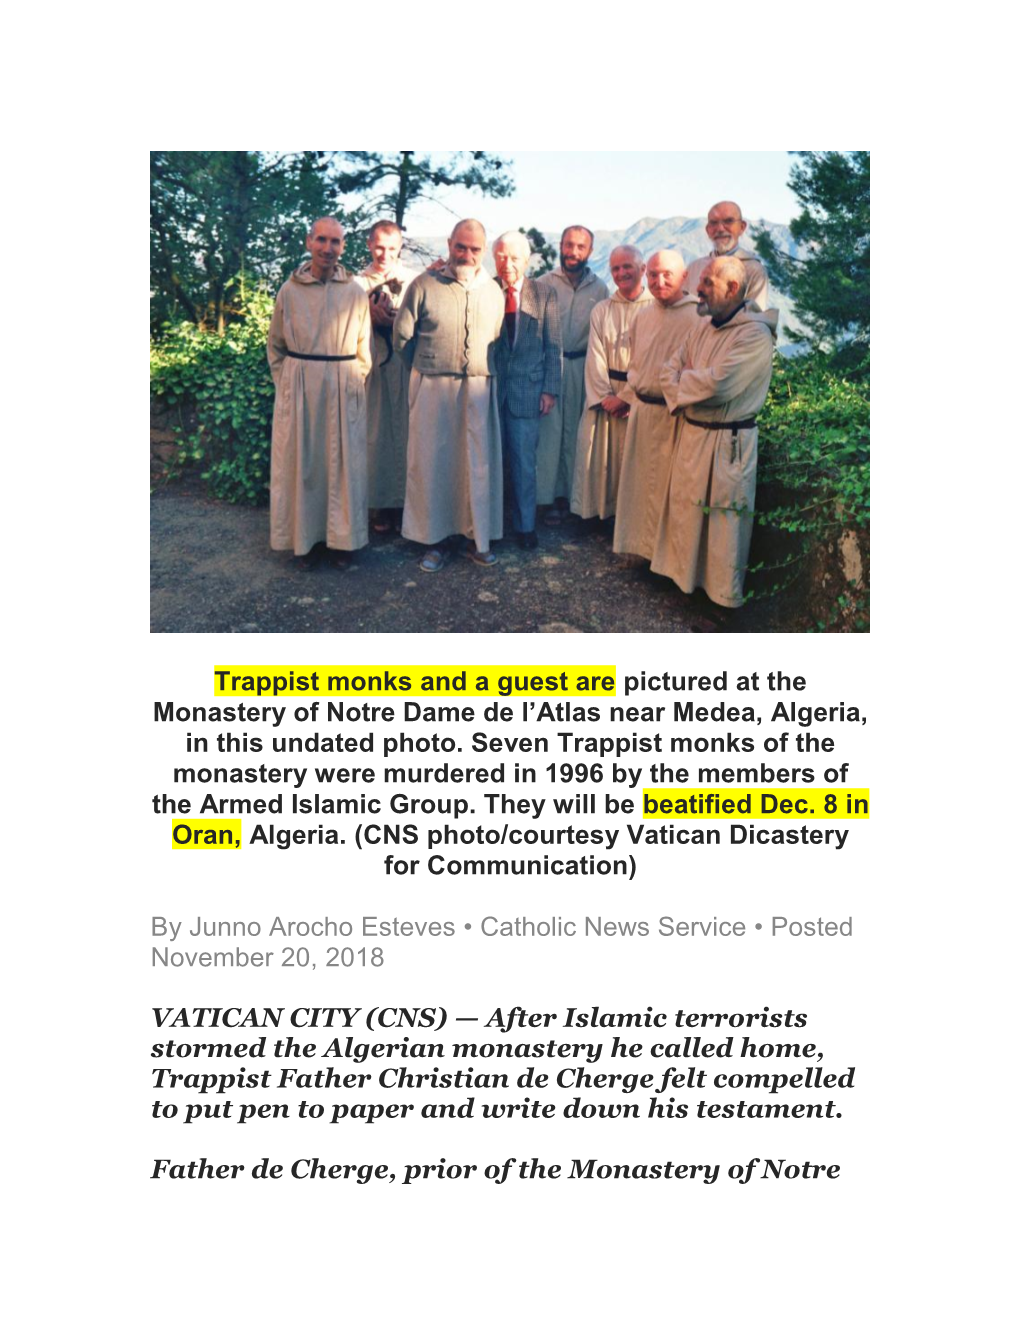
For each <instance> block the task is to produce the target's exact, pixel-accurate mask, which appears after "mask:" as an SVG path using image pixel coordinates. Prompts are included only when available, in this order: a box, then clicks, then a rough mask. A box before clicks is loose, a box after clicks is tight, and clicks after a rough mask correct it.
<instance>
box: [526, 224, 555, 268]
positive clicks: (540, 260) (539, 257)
mask: <svg viewBox="0 0 1020 1320" xmlns="http://www.w3.org/2000/svg"><path fill="white" fill-rule="evenodd" d="M521 233H522V234H524V236H525V237H526V238H527V240H528V242H529V243H530V244H531V251H532V253H533V256H532V258H531V266H530V267H529V269H528V274H529V275H530V276H531V278H532V279H533V280H536V279H538V277H539V275H544V274H545V273H546V271H549V270H555V268H556V266H557V265H558V263H559V259H560V254H559V253H558V252H557V251H556V249H555V248H554V247H553V245H552V244H551V243H550V242H549V241H548V239H547V238H546V236H545V234H543V233H542V231H541V229H535V228H531V229H525V228H524V226H523V225H522V226H521Z"/></svg>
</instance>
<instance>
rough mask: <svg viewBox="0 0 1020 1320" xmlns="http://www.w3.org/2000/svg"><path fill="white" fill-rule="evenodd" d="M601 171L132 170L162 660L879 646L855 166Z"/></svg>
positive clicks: (264, 157)
mask: <svg viewBox="0 0 1020 1320" xmlns="http://www.w3.org/2000/svg"><path fill="white" fill-rule="evenodd" d="M440 155H442V156H443V157H444V159H442V160H441V161H440V160H439V156H440ZM617 155H624V153H592V152H583V153H576V154H575V155H574V157H573V161H572V163H573V164H574V165H575V167H576V168H575V171H574V173H573V174H571V173H569V172H566V173H565V172H564V170H563V168H562V167H563V165H564V164H565V163H566V162H565V161H564V160H563V159H562V158H564V157H567V156H568V153H517V154H516V155H514V154H513V153H485V152H466V153H439V154H437V155H436V156H430V155H427V154H426V153H412V152H397V153H381V152H378V153H373V152H338V153H289V155H288V154H287V153H276V154H275V156H271V155H269V154H267V153H174V152H165V153H152V218H151V223H152V235H151V237H152V268H151V271H150V302H151V303H152V305H153V321H152V322H151V324H150V348H151V361H152V376H151V384H152V419H151V422H152V436H153V439H152V442H151V462H150V469H151V475H152V484H153V519H152V560H153V593H152V600H153V617H152V627H153V630H155V631H295V630H297V631H303V630H309V631H453V632H456V631H462V632H475V631H535V632H539V631H607V632H608V631H648V632H653V631H654V632H658V631H678V632H716V631H809V630H819V631H824V630H836V631H851V630H863V629H866V628H867V618H868V616H867V600H868V581H867V575H868V517H867V515H868V506H869V484H870V475H869V451H868V436H869V427H868V420H869V418H868V411H869V403H868V395H869V358H870V344H869V334H870V315H869V299H870V288H869V254H870V213H869V200H870V199H869V181H868V177H869V176H868V171H869V159H868V153H865V152H855V153H837V152H827V153H826V152H815V153H808V152H801V153H721V154H720V155H719V156H713V155H712V154H711V153H636V155H637V156H639V157H640V156H642V155H643V156H647V157H656V158H657V159H655V160H654V161H651V160H647V161H641V160H638V161H634V160H632V159H630V158H628V160H627V165H628V168H629V169H631V170H632V171H633V172H634V177H635V180H637V179H638V178H643V177H645V176H647V177H648V178H652V177H654V179H655V191H656V196H655V197H654V198H649V199H647V200H649V201H658V200H661V201H663V202H668V201H669V200H670V187H671V186H677V187H680V189H681V191H682V183H681V181H680V180H679V179H677V180H675V181H674V180H672V179H671V178H670V176H669V174H668V173H665V174H664V172H663V170H662V168H661V166H662V165H663V163H664V162H663V159H662V158H663V157H666V158H668V157H671V156H672V157H676V158H677V161H676V164H677V166H678V167H680V166H681V165H682V166H683V171H686V172H690V171H694V176H695V177H696V178H697V181H698V182H697V184H696V185H695V184H694V183H693V182H689V183H688V184H687V187H688V189H689V190H692V191H693V190H695V187H696V189H697V191H698V192H699V195H700V196H701V197H712V196H713V195H712V194H711V193H708V192H707V191H706V189H708V188H710V187H712V186H715V187H717V188H718V189H722V187H723V186H724V185H725V187H726V191H725V192H721V191H720V193H719V195H718V196H714V197H713V199H712V200H711V201H710V202H709V204H707V205H705V206H704V209H703V213H702V214H693V212H697V211H698V210H699V209H700V208H697V207H694V208H690V207H686V208H685V205H684V198H683V197H682V196H681V195H678V196H677V198H676V203H675V210H674V214H673V215H672V216H671V217H669V218H667V219H665V220H655V219H648V218H645V219H642V220H640V221H637V222H636V223H632V224H629V225H627V224H621V223H619V222H621V221H624V220H626V217H627V215H628V214H630V213H635V214H638V215H645V214H646V212H647V208H646V206H645V205H644V204H643V203H644V200H645V199H641V198H633V199H627V200H626V201H624V200H623V199H622V198H621V197H620V195H619V193H618V192H614V193H613V194H612V196H611V197H610V198H608V199H605V198H602V197H601V196H600V195H599V193H598V189H592V187H591V186H590V183H589V184H586V183H584V181H583V179H584V177H588V178H589V179H590V177H591V172H593V171H594V172H595V173H596V174H597V173H598V172H599V168H600V166H604V165H605V164H607V163H608V162H607V160H605V159H603V157H604V156H605V157H609V156H617ZM546 156H547V157H549V158H550V159H534V160H532V159H530V158H540V157H546ZM204 157H220V158H227V159H225V160H224V159H219V160H212V161H210V160H206V159H203V158H204ZM524 157H528V158H529V159H528V160H527V161H525V159H524ZM552 157H556V158H557V160H556V161H555V162H554V161H553V160H552V159H551V158H552ZM680 158H683V160H682V161H681V159H680ZM745 158H746V159H745ZM772 158H778V159H772ZM613 163H614V165H615V166H616V169H615V173H616V175H617V176H619V174H620V162H613ZM742 164H743V172H744V174H745V175H746V176H747V177H746V178H744V179H742V178H741V166H742ZM554 165H555V166H556V167H557V168H556V169H554V170H553V171H552V172H550V171H551V167H553V166H554ZM650 167H651V168H650ZM231 170H232V171H233V174H234V177H233V178H231V177H230V173H231ZM273 170H275V171H276V173H275V174H273V173H272V171H273ZM683 171H680V170H679V168H678V173H683ZM224 175H227V177H228V182H230V183H232V184H233V185H234V192H233V194H232V195H233V197H234V198H236V195H237V191H236V184H237V179H238V176H240V177H241V178H242V180H243V181H244V182H246V183H247V184H248V185H249V188H250V191H251V193H252V196H253V199H256V200H257V203H258V205H257V206H256V205H255V204H254V201H253V205H252V215H251V217H250V223H249V225H248V226H247V228H246V229H245V230H244V232H243V234H242V235H241V237H242V238H243V240H244V243H243V250H242V251H241V252H238V250H237V246H236V243H237V235H236V234H234V235H232V234H231V233H230V232H229V224H228V223H227V222H221V223H220V224H219V225H217V223H216V216H215V215H214V214H212V207H211V203H212V202H213V201H214V199H215V194H216V189H217V187H218V186H221V184H222V179H223V176H224ZM731 175H732V177H730V176H731ZM664 185H665V186H664ZM649 186H650V185H649ZM749 186H753V187H755V188H756V189H757V191H758V193H759V194H760V195H759V196H752V197H751V198H750V199H749V197H748V187H749ZM549 192H552V193H554V194H555V195H556V196H555V209H557V210H559V209H560V208H565V209H563V211H562V217H561V218H562V219H563V224H562V225H561V226H560V228H559V229H558V230H553V231H552V232H550V231H549V230H548V229H547V228H546V227H545V224H544V223H543V224H542V225H541V226H540V225H536V224H534V223H531V224H529V223H528V222H529V221H532V220H534V219H536V218H537V219H539V220H541V221H543V222H546V221H547V217H546V215H545V212H544V211H543V210H542V207H543V206H547V205H548V206H549V209H550V210H551V209H553V205H552V204H551V203H550V202H547V201H545V197H546V194H547V193H549ZM573 193H576V194H577V203H576V210H575V209H566V208H574V200H573V197H572V194H573ZM525 194H526V195H525ZM274 196H275V197H276V198H277V199H278V200H277V205H278V206H279V208H280V217H279V223H280V228H281V230H282V231H283V234H284V238H283V241H282V242H281V244H280V245H279V248H280V249H283V248H285V249H286V254H285V253H284V252H283V251H281V250H279V249H278V254H274V256H275V264H274V261H272V260H269V259H268V250H269V245H268V244H266V245H265V247H264V249H263V251H262V253H260V259H261V270H260V269H259V261H256V260H254V259H253V254H255V253H256V252H258V251H259V249H257V247H256V243H255V239H256V233H255V230H256V223H255V221H256V218H257V217H260V223H261V224H262V226H263V228H264V229H265V230H266V232H267V234H271V232H272V229H271V226H272V217H271V215H270V214H269V213H268V212H269V206H270V203H271V201H272V198H273V197H274ZM320 200H321V201H324V202H327V201H331V202H332V203H333V205H331V206H329V207H326V206H322V207H319V206H316V205H315V203H316V202H317V201H320ZM454 203H456V205H454ZM469 204H470V205H471V206H472V213H471V214H464V213H462V214H458V213H457V212H458V210H466V209H467V206H468V205H469ZM769 205H771V207H772V208H774V209H778V208H780V207H782V206H785V207H786V215H787V217H788V218H787V219H783V218H782V217H779V218H774V217H773V216H771V215H766V212H765V208H766V206H769ZM586 206H587V209H585V207H586ZM593 211H594V212H595V214H594V215H593V214H591V212H593ZM489 212H491V213H492V214H491V215H490V214H489ZM621 212H622V214H621ZM443 216H449V227H448V230H447V232H446V233H445V234H444V233H440V234H439V235H435V234H433V235H431V236H430V235H428V234H427V233H425V232H423V231H424V229H425V228H426V227H429V226H428V221H429V220H430V219H432V218H433V217H435V218H436V219H440V218H442V217H443ZM848 217H849V220H850V221H851V222H852V223H848ZM606 220H615V221H617V222H618V223H617V227H616V228H612V227H610V226H609V225H607V224H606V223H605V222H606ZM416 221H417V223H415V222H416ZM515 221H516V222H517V223H514V222H515ZM189 226H190V227H189ZM854 226H856V229H855V228H854ZM196 235H197V239H196V237H195V236H196ZM193 239H195V241H192V240H193ZM231 239H233V241H234V245H235V246H234V250H233V251H232V252H231V251H230V243H231ZM203 244H204V249H203ZM299 244H300V250H298V245H299ZM291 253H296V256H297V259H296V260H293V259H292V257H291V255H290V254H291ZM231 257H232V258H233V264H234V265H235V266H236V270H234V271H233V272H232V273H231V274H230V275H228V274H227V270H228V267H229V266H230V264H231V261H230V258H231ZM239 257H240V261H239V260H238V258H239ZM189 260H190V261H192V262H194V269H193V270H189V269H188V266H187V262H188V261H189ZM216 267H219V269H216ZM288 267H289V268H288ZM274 273H277V274H279V276H280V277H281V278H280V279H279V282H278V283H277V282H276V281H274V280H271V279H270V278H269V277H270V276H271V275H272V274H274ZM210 274H212V275H213V277H214V278H213V279H210V278H209V276H210ZM217 281H218V282H217ZM189 283H190V285H191V286H192V287H193V288H194V290H195V296H191V295H190V294H188V292H187V291H188V287H189ZM210 293H212V294H213V295H214V296H213V297H212V298H210V297H209V296H208V295H209V294H210ZM203 295H205V296H204V299H203ZM185 313H190V315H185ZM157 316H158V317H161V318H162V319H160V320H159V321H156V320H155V318H156V317H157ZM267 322H268V324H267ZM260 333H261V335H262V336H264V338H263V339H262V344H263V348H262V352H263V358H262V363H261V364H260V363H259V362H258V361H257V356H256V355H257V350H258V347H259V339H260ZM175 419H179V422H178V424H177V425H173V424H172V423H173V422H174V421H175ZM168 423H170V424H169V425H168ZM217 494H218V495H219V498H217ZM242 547H243V548H242ZM189 579H190V581H189ZM196 586H197V588H198V590H197V593H196V591H195V590H194V588H195V587H196Z"/></svg>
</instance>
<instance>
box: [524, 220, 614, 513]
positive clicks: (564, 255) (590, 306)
mask: <svg viewBox="0 0 1020 1320" xmlns="http://www.w3.org/2000/svg"><path fill="white" fill-rule="evenodd" d="M594 245H595V239H594V236H593V235H592V232H591V230H590V229H586V228H584V226H583V225H572V226H571V227H570V228H569V229H565V230H564V231H563V235H562V237H561V239H560V265H559V269H558V270H551V271H549V272H548V274H546V275H542V276H540V277H539V280H538V282H539V284H545V285H548V286H549V287H550V288H551V289H553V291H554V292H555V294H556V298H557V301H558V303H559V309H560V338H561V340H562V343H563V380H562V386H561V390H560V399H559V406H558V407H556V408H554V409H553V410H552V412H550V413H549V414H547V416H545V417H543V418H542V424H541V426H540V428H539V433H538V460H537V475H538V502H539V504H540V505H542V504H546V505H554V506H555V507H554V508H553V509H551V510H550V512H549V513H548V514H547V515H546V518H545V521H546V523H548V524H549V525H551V526H555V525H556V524H557V523H559V522H562V520H563V517H564V515H565V514H566V513H567V512H568V508H569V502H570V497H571V494H572V492H573V488H574V452H575V450H576V449H577V428H578V425H579V423H580V421H581V414H582V412H583V411H584V399H585V391H584V359H585V356H586V354H587V352H588V327H589V324H590V322H591V314H592V312H593V311H594V309H595V308H596V307H597V306H598V304H599V303H600V302H602V301H603V300H604V299H606V298H608V297H609V290H608V289H607V288H606V286H605V284H604V283H603V282H602V281H601V280H600V279H599V278H598V276H597V275H595V274H594V273H593V272H592V271H591V270H589V269H588V260H589V258H590V257H591V254H592V249H593V247H594Z"/></svg>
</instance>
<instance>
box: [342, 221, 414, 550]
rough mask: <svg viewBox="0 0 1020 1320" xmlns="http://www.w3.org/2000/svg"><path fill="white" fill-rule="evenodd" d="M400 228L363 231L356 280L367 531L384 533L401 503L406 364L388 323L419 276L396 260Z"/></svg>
mask: <svg viewBox="0 0 1020 1320" xmlns="http://www.w3.org/2000/svg"><path fill="white" fill-rule="evenodd" d="M403 241H404V240H403V235H402V234H401V231H400V226H399V225H397V224H394V223H393V222H392V221H389V220H380V221H378V222H377V223H376V224H374V225H373V226H372V228H371V229H370V230H369V234H368V250H369V253H370V254H371V257H372V262H371V264H370V265H368V266H366V267H365V269H364V270H363V271H362V272H361V274H360V275H358V276H357V277H356V278H357V281H358V283H359V284H360V285H361V287H362V288H363V289H364V290H365V292H366V293H367V294H368V301H369V311H370V313H371V317H372V371H371V374H370V375H369V377H368V384H367V386H366V394H367V399H368V506H369V512H370V518H371V523H372V530H373V531H376V532H387V531H389V530H390V529H391V528H392V526H393V518H392V517H391V513H392V512H393V511H395V510H397V509H402V508H403V506H404V490H405V488H406V486H407V385H408V380H409V377H410V372H409V371H408V367H407V363H406V362H405V361H404V359H403V358H402V357H401V355H400V354H399V353H395V352H394V351H393V322H394V321H395V320H396V318H397V312H398V311H399V309H400V304H401V303H402V302H403V300H404V294H405V293H406V292H407V288H408V286H409V285H410V283H411V281H412V280H413V279H414V278H415V276H416V275H417V274H418V272H417V271H413V270H411V269H409V268H408V267H407V266H405V265H404V264H403V263H402V262H401V260H400V253H401V250H402V248H403Z"/></svg>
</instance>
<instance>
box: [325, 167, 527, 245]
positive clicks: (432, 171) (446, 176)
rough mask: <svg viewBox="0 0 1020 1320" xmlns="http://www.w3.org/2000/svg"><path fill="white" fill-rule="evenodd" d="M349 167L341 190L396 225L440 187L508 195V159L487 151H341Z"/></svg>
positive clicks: (375, 215) (341, 178) (510, 187)
mask: <svg viewBox="0 0 1020 1320" xmlns="http://www.w3.org/2000/svg"><path fill="white" fill-rule="evenodd" d="M338 154H339V155H340V156H342V157H343V159H344V160H346V161H349V162H350V163H351V164H352V165H353V166H354V169H353V170H351V171H349V172H348V173H345V174H342V175H339V176H338V177H337V180H336V183H337V187H338V188H339V190H340V192H341V193H352V192H353V193H359V194H362V195H367V196H368V197H369V202H368V205H367V209H368V212H369V214H370V215H371V216H372V218H379V217H384V218H385V219H390V218H392V219H393V220H394V221H396V223H397V224H398V225H400V227H401V228H403V226H404V220H405V218H406V216H407V212H408V211H409V210H410V208H411V207H412V206H413V205H414V203H415V202H416V201H418V200H419V199H421V198H423V197H431V196H433V194H435V193H436V192H438V191H439V189H441V188H470V189H476V190H477V191H478V192H480V193H482V194H484V195H485V196H486V197H509V196H510V195H511V194H512V193H513V190H514V179H513V175H512V174H511V173H510V171H511V168H512V162H511V161H506V160H500V159H499V157H498V156H494V155H493V154H492V153H491V152H489V151H446V152H441V153H439V154H438V155H436V156H431V155H429V154H428V153H427V152H423V151H390V152H385V151H342V152H339V153H338Z"/></svg>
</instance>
